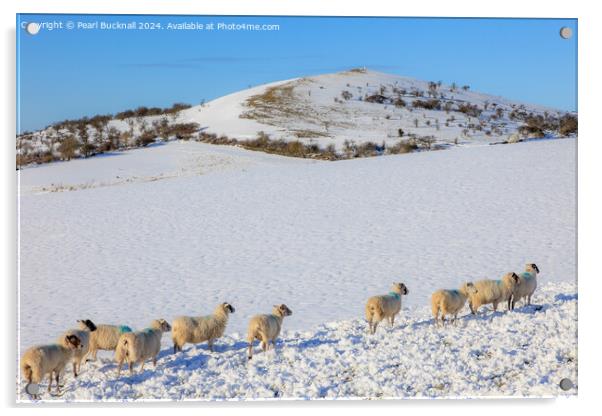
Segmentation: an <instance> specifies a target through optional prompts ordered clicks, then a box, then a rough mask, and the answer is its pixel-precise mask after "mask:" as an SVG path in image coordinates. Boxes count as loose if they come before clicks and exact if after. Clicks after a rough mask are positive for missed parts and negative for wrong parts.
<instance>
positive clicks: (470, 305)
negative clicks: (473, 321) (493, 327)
mask: <svg viewBox="0 0 602 416" xmlns="http://www.w3.org/2000/svg"><path fill="white" fill-rule="evenodd" d="M468 307H469V308H470V313H472V314H473V315H476V314H477V311H476V310H475V308H474V306H473V305H472V300H469V301H468Z"/></svg>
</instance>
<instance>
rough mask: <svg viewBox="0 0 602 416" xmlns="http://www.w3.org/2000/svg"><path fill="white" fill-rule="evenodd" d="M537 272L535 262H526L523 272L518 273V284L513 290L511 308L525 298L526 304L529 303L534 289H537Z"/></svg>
mask: <svg viewBox="0 0 602 416" xmlns="http://www.w3.org/2000/svg"><path fill="white" fill-rule="evenodd" d="M538 274H539V267H537V265H536V264H535V263H528V264H527V265H526V267H525V272H524V273H521V274H519V275H518V284H517V285H516V288H515V290H514V297H513V299H512V308H514V304H515V303H516V302H518V301H519V300H521V299H522V298H525V303H526V304H527V305H530V304H531V298H532V296H533V293H534V292H535V289H537V275H538Z"/></svg>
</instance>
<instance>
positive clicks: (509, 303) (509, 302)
mask: <svg viewBox="0 0 602 416" xmlns="http://www.w3.org/2000/svg"><path fill="white" fill-rule="evenodd" d="M511 304H512V296H510V297H509V298H508V310H509V311H511V310H512V309H510V305H511Z"/></svg>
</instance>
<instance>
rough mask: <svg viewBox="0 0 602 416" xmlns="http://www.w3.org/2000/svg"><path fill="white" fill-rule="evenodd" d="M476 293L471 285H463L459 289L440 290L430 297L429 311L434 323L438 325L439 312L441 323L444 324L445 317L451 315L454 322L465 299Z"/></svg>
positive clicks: (475, 289)
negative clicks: (431, 313)
mask: <svg viewBox="0 0 602 416" xmlns="http://www.w3.org/2000/svg"><path fill="white" fill-rule="evenodd" d="M476 293H478V290H477V288H476V287H475V286H474V284H473V283H470V282H468V283H464V284H463V285H462V286H461V287H460V289H457V290H446V289H440V290H437V291H436V292H435V293H433V294H432V295H431V309H432V312H433V318H435V321H434V323H435V324H437V325H439V311H441V321H442V322H443V323H445V315H448V314H449V315H453V316H454V319H453V321H452V322H454V323H455V322H456V319H457V318H458V312H460V310H461V309H462V308H463V307H464V304H465V303H466V299H468V297H469V296H470V295H473V294H476Z"/></svg>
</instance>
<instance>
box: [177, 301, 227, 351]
mask: <svg viewBox="0 0 602 416" xmlns="http://www.w3.org/2000/svg"><path fill="white" fill-rule="evenodd" d="M230 313H234V307H233V306H232V305H230V304H229V303H227V302H224V303H222V304H220V305H218V306H217V307H216V308H215V310H214V311H213V315H208V316H197V317H194V316H180V317H178V318H176V319H175V320H174V321H173V322H172V326H173V329H172V332H171V338H172V340H173V352H174V354H175V353H176V352H178V351H182V347H183V346H184V344H186V343H187V342H190V343H192V344H198V343H200V342H205V341H207V344H208V345H209V350H210V351H211V352H213V341H214V340H216V339H218V338H220V337H221V336H222V335H224V331H225V329H226V324H227V323H228V316H229V314H230Z"/></svg>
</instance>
